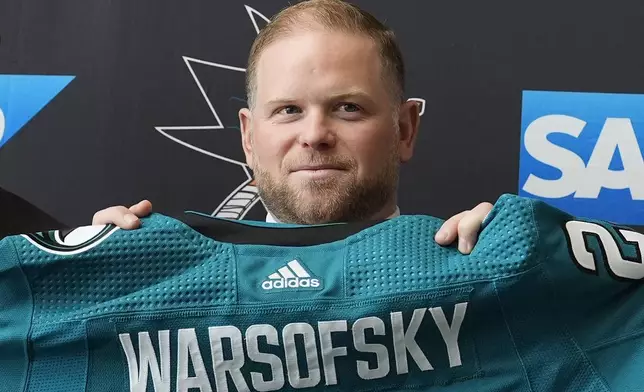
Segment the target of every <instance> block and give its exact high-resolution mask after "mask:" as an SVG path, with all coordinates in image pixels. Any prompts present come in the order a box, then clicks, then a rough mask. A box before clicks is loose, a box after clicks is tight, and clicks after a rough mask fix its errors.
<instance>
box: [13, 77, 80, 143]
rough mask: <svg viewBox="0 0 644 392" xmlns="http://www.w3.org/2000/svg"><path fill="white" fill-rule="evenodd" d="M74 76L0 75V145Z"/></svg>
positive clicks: (15, 132)
mask: <svg viewBox="0 0 644 392" xmlns="http://www.w3.org/2000/svg"><path fill="white" fill-rule="evenodd" d="M73 79H74V76H58V75H0V148H2V146H3V145H4V144H5V143H7V142H8V141H9V139H11V138H12V137H13V136H15V135H16V134H17V133H18V131H20V129H21V128H22V127H24V126H25V124H27V122H29V120H31V119H32V118H33V117H34V116H35V115H36V114H38V112H40V111H41V110H42V108H44V107H45V106H46V105H47V104H48V103H49V102H50V101H51V100H52V99H54V97H56V95H58V94H59V93H60V92H61V91H62V90H63V89H64V88H65V87H66V86H67V85H68V84H69V83H70V82H71V81H72V80H73Z"/></svg>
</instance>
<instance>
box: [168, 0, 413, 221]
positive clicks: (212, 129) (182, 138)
mask: <svg viewBox="0 0 644 392" xmlns="http://www.w3.org/2000/svg"><path fill="white" fill-rule="evenodd" d="M244 7H245V8H246V13H247V14H248V17H249V18H250V21H251V23H252V25H253V27H254V29H255V33H257V34H259V31H260V29H261V26H264V25H266V24H267V23H269V22H270V20H269V18H267V17H266V16H264V15H262V14H261V13H260V12H259V11H257V10H255V9H254V8H252V7H250V6H248V5H245V6H244ZM183 61H184V63H185V65H186V67H188V71H189V72H190V75H191V76H192V79H193V80H194V82H195V83H196V85H197V87H198V89H199V91H200V92H201V95H202V96H203V98H204V100H205V101H206V103H207V105H208V108H209V109H210V112H211V113H212V115H213V117H214V122H215V123H214V124H210V125H182V126H156V127H155V129H156V130H157V131H158V132H159V133H160V134H162V135H163V136H165V137H167V138H168V139H170V140H172V141H173V142H175V143H178V144H180V145H182V146H184V147H187V148H189V149H191V150H193V151H195V152H198V153H200V154H205V155H207V156H209V157H212V158H214V159H217V160H220V161H223V162H226V163H229V164H230V165H233V166H236V167H237V168H238V169H239V171H240V179H241V182H240V184H239V186H237V187H236V188H235V189H233V190H232V191H231V192H230V193H229V194H228V196H226V197H225V198H224V200H223V201H222V202H221V203H220V204H219V205H218V206H217V207H216V208H215V209H214V210H213V211H212V213H211V214H210V215H211V216H214V217H218V218H226V219H244V217H245V216H246V214H248V212H249V211H250V210H251V209H252V208H253V207H254V206H255V205H256V204H257V203H258V202H261V199H260V197H259V192H258V189H257V187H256V186H255V181H254V178H253V176H252V173H251V171H250V168H249V167H248V165H247V164H246V163H245V161H244V157H243V154H242V149H241V141H240V140H239V139H234V138H230V137H229V138H217V137H216V136H214V137H213V138H209V137H208V136H205V135H204V133H212V135H216V134H217V133H219V135H221V133H228V134H230V132H231V131H234V132H236V133H238V132H240V129H239V126H238V125H237V123H236V121H237V117H236V111H234V112H235V116H234V117H233V116H230V115H229V118H228V119H223V121H222V116H220V115H221V113H222V112H221V111H219V112H218V111H217V110H215V106H216V105H215V104H214V101H218V102H220V104H221V105H230V104H231V102H233V103H234V102H236V103H237V104H238V105H239V104H244V105H245V102H246V101H245V99H244V98H240V97H239V96H240V95H244V94H245V92H244V84H243V80H244V76H245V75H244V74H245V72H246V69H245V68H242V67H237V66H232V65H227V64H223V63H217V62H212V61H206V60H202V59H197V58H194V57H189V56H183ZM203 67H208V68H211V69H212V68H216V69H218V70H221V71H223V72H225V76H223V75H222V76H221V77H220V78H219V79H218V80H216V81H214V82H212V83H209V81H208V80H206V78H205V77H203V76H200V75H201V74H199V73H198V72H196V69H198V68H203ZM213 90H215V92H213ZM225 97H229V98H228V99H227V101H223V102H222V99H223V100H225ZM409 100H410V101H416V102H418V104H419V107H420V115H421V116H422V115H423V113H424V111H425V100H424V99H422V98H409ZM233 121H235V125H229V124H232V122H233ZM197 134H198V135H199V137H196V136H195V135H197ZM196 139H199V141H197V140H196ZM223 139H229V140H235V143H237V144H238V145H237V146H232V145H230V144H228V143H230V142H229V141H228V140H223ZM215 140H216V141H215ZM235 152H237V153H236V154H235Z"/></svg>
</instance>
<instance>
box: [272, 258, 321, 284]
mask: <svg viewBox="0 0 644 392" xmlns="http://www.w3.org/2000/svg"><path fill="white" fill-rule="evenodd" d="M320 286H321V282H320V279H318V278H312V277H311V274H309V273H308V272H307V271H306V270H305V269H304V267H302V264H300V262H299V261H297V260H292V261H289V262H288V263H286V265H285V266H284V267H282V268H280V269H278V270H277V271H276V272H274V273H272V274H270V275H269V276H268V279H266V280H265V281H263V282H262V288H263V289H264V290H274V289H299V288H307V289H308V288H319V287H320Z"/></svg>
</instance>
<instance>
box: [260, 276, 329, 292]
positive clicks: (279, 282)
mask: <svg viewBox="0 0 644 392" xmlns="http://www.w3.org/2000/svg"><path fill="white" fill-rule="evenodd" d="M300 287H304V288H309V287H312V288H316V287H320V280H319V279H315V278H289V279H283V278H282V279H269V280H265V281H263V282H262V288H263V289H264V290H273V289H285V288H292V289H295V288H300Z"/></svg>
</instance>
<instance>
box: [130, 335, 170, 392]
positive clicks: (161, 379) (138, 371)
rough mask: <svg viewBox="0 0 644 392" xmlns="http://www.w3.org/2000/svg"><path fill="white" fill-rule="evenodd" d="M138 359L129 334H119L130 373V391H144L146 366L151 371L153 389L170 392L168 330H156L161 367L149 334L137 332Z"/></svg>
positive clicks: (146, 385)
mask: <svg viewBox="0 0 644 392" xmlns="http://www.w3.org/2000/svg"><path fill="white" fill-rule="evenodd" d="M138 336H139V360H140V362H141V363H140V365H139V363H138V362H137V360H136V354H135V353H134V346H133V345H132V340H131V338H130V334H128V333H122V334H119V340H120V341H121V347H123V351H124V352H125V358H126V359H127V366H128V369H129V373H130V392H145V391H146V390H147V387H148V368H149V369H150V372H151V373H152V382H153V384H154V390H155V391H157V392H170V331H167V330H164V331H159V332H158V337H159V354H160V355H161V368H159V362H158V361H157V356H156V353H155V352H154V346H152V341H151V340H150V334H149V333H147V332H139V334H138Z"/></svg>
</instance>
